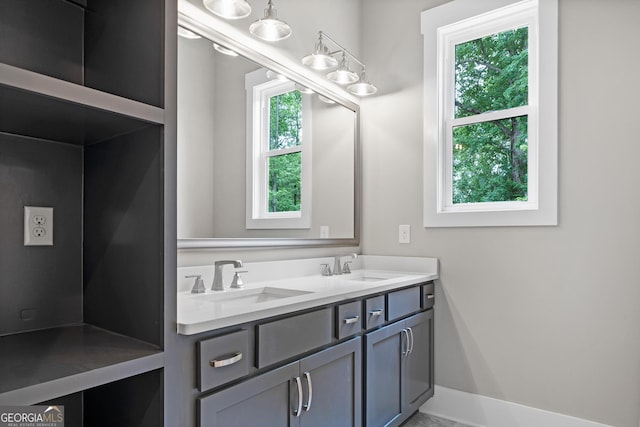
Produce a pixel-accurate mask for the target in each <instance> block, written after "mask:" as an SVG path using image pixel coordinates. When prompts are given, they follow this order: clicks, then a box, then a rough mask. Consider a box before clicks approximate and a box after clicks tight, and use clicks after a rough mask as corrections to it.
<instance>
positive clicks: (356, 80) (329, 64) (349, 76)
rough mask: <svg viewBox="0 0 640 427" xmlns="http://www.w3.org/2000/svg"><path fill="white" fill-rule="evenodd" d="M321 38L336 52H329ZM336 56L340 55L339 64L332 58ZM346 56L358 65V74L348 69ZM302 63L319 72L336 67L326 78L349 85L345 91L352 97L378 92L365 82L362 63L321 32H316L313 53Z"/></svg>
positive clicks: (303, 59) (367, 81)
mask: <svg viewBox="0 0 640 427" xmlns="http://www.w3.org/2000/svg"><path fill="white" fill-rule="evenodd" d="M323 38H326V39H327V40H329V41H331V42H332V43H333V44H335V45H336V46H337V47H338V50H335V51H332V52H330V51H329V49H328V48H327V45H326V44H325V43H324V41H323ZM337 54H341V55H342V57H341V59H340V63H338V61H337V60H336V58H334V56H335V55H337ZM347 55H348V56H350V57H351V58H352V59H353V60H354V61H355V62H357V63H358V64H359V65H360V67H361V71H360V73H359V74H358V73H356V72H355V71H353V70H351V69H350V68H349V63H348V61H347ZM302 63H303V64H304V65H306V66H307V67H309V68H312V69H314V70H319V71H322V70H329V69H332V68H335V67H336V66H337V67H338V68H337V69H336V70H334V71H331V72H330V73H328V74H327V78H328V79H329V80H331V81H333V82H335V83H338V84H341V85H349V86H347V90H348V91H349V92H351V93H353V94H354V95H358V96H367V95H373V94H374V93H376V92H377V91H378V88H376V87H375V86H374V85H372V84H371V83H370V82H369V80H367V77H366V73H365V65H364V63H363V62H362V61H360V60H359V59H358V58H356V57H355V56H354V55H353V54H352V53H351V52H349V51H348V50H347V49H345V48H344V47H343V46H342V45H341V44H340V43H338V42H337V41H335V40H334V39H332V38H331V37H329V36H328V35H327V34H326V33H325V32H323V31H318V41H317V42H316V45H315V49H314V52H313V53H312V54H311V55H307V56H305V57H304V58H302Z"/></svg>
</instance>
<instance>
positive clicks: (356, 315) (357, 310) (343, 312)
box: [336, 301, 362, 339]
mask: <svg viewBox="0 0 640 427" xmlns="http://www.w3.org/2000/svg"><path fill="white" fill-rule="evenodd" d="M360 331H362V302H361V301H354V302H350V303H347V304H342V305H339V306H337V307H336V338H338V339H342V338H345V337H348V336H351V335H354V334H357V333H358V332H360Z"/></svg>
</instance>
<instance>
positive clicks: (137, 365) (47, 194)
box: [0, 0, 175, 426]
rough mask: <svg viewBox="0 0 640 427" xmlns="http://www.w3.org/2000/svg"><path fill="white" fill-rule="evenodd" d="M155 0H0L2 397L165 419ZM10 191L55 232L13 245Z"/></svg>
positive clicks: (163, 170)
mask: <svg viewBox="0 0 640 427" xmlns="http://www.w3.org/2000/svg"><path fill="white" fill-rule="evenodd" d="M169 3H173V6H174V8H175V4H174V2H173V0H145V1H143V2H136V1H130V0H109V1H102V0H30V1H27V2H25V1H23V0H3V1H2V2H0V34H1V37H0V189H1V191H0V235H2V239H1V242H0V404H1V405H30V404H36V403H43V402H47V403H55V402H58V403H59V404H64V405H65V408H66V412H65V415H66V416H67V417H68V419H70V420H73V422H72V423H71V424H69V425H76V423H82V424H84V425H92V426H93V425H103V424H105V423H106V424H105V425H118V426H127V425H134V426H139V425H150V426H157V425H162V423H163V418H164V416H163V395H164V393H163V387H164V385H163V382H164V380H163V375H164V363H165V354H164V350H165V349H164V346H165V333H166V325H167V319H165V306H166V301H165V293H166V292H165V289H166V288H167V283H166V279H165V276H166V275H165V262H166V259H167V251H169V252H171V251H173V253H174V254H175V247H173V248H168V247H167V242H168V241H171V239H166V238H165V230H166V229H167V228H168V229H169V230H171V229H172V227H170V225H171V223H170V222H171V221H175V218H167V217H166V212H167V203H171V202H174V203H175V201H173V200H167V196H166V191H165V186H166V183H167V182H171V181H172V180H173V181H175V176H169V177H168V176H167V175H166V174H167V173H172V172H171V171H173V168H171V167H169V168H167V167H166V165H165V163H166V160H165V158H166V157H165V155H166V152H167V150H168V151H169V152H172V151H173V147H172V144H175V139H174V137H173V136H171V135H167V134H166V133H165V128H166V127H167V125H168V126H169V127H170V128H171V127H172V126H173V125H172V122H171V121H172V120H173V118H171V115H170V114H168V113H167V109H166V108H165V104H167V103H166V102H165V99H167V98H168V99H173V96H167V94H166V89H165V88H166V87H174V85H172V84H167V81H166V79H167V77H166V76H167V75H168V76H171V75H172V73H167V72H166V70H165V63H166V59H167V58H166V55H171V54H172V53H171V52H170V51H171V49H169V50H167V48H166V40H169V39H170V37H175V30H173V31H172V33H171V34H170V35H169V34H167V28H171V29H173V28H175V26H174V25H170V24H168V20H169V19H174V20H175V16H173V15H172V14H171V13H170V12H168V11H170V10H171V9H170V8H171V5H170V4H169ZM172 108H173V107H170V112H172V111H173V110H172ZM167 117H169V119H167ZM167 120H169V122H167ZM167 170H168V171H169V172H167ZM24 206H48V207H53V208H54V225H53V226H54V245H53V246H42V247H27V246H24V245H23V215H24V214H23V208H24ZM168 225H169V227H168ZM173 292H175V290H173ZM120 401H121V402H123V403H126V404H123V405H121V406H122V407H121V408H119V409H114V407H116V406H117V403H118V402H120ZM104 411H106V412H108V413H110V414H111V416H110V418H109V419H108V420H106V419H104V414H105V413H106V412H104Z"/></svg>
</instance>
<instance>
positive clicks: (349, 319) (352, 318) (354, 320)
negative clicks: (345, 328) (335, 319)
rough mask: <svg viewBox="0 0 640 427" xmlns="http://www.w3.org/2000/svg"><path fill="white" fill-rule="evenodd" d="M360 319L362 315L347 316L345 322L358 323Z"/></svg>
mask: <svg viewBox="0 0 640 427" xmlns="http://www.w3.org/2000/svg"><path fill="white" fill-rule="evenodd" d="M358 319H360V316H353V317H347V318H346V319H344V323H346V324H347V325H349V324H351V323H356V322H357V321H358Z"/></svg>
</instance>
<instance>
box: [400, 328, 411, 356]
mask: <svg viewBox="0 0 640 427" xmlns="http://www.w3.org/2000/svg"><path fill="white" fill-rule="evenodd" d="M402 337H405V338H404V339H403V338H402ZM400 347H401V349H402V355H403V356H406V355H408V354H409V332H408V331H407V330H406V329H403V330H402V331H400Z"/></svg>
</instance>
